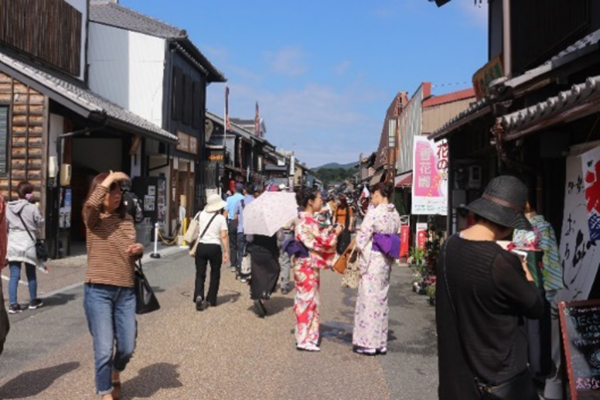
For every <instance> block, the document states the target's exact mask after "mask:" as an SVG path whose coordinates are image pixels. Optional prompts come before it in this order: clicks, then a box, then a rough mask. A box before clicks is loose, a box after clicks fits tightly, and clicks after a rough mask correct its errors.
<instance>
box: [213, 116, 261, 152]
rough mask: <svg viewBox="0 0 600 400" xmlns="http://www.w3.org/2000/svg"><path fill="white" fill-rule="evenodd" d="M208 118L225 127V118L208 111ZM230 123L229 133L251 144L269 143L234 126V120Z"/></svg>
mask: <svg viewBox="0 0 600 400" xmlns="http://www.w3.org/2000/svg"><path fill="white" fill-rule="evenodd" d="M206 117H207V118H210V119H211V120H213V121H214V122H216V123H218V124H219V125H221V126H225V123H224V121H223V118H221V117H219V116H218V115H216V114H214V113H212V112H210V111H206ZM229 122H231V129H230V130H227V132H228V133H232V134H236V135H239V136H241V137H243V138H244V139H246V140H248V141H250V142H253V141H256V142H259V143H264V144H267V143H268V142H267V141H266V140H265V139H263V138H261V137H258V136H256V135H254V134H253V133H252V132H248V131H247V130H246V129H244V128H242V127H241V126H238V125H236V124H234V123H233V120H232V119H231V118H230V119H229Z"/></svg>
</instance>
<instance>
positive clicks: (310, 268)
mask: <svg viewBox="0 0 600 400" xmlns="http://www.w3.org/2000/svg"><path fill="white" fill-rule="evenodd" d="M296 199H297V202H298V206H300V207H301V208H302V209H303V210H304V211H303V212H301V213H300V216H299V221H298V225H297V226H296V232H295V234H296V240H297V241H298V242H300V243H302V245H303V246H304V247H305V249H306V254H305V256H303V257H299V256H295V257H294V280H295V281H296V296H295V298H294V313H295V315H296V348H297V349H298V350H305V351H320V350H321V349H320V348H319V346H318V343H319V315H320V309H319V307H320V286H321V278H320V271H321V270H322V269H326V268H329V269H331V268H332V267H333V260H334V257H335V246H336V244H337V237H338V236H339V234H340V233H341V231H342V228H341V227H337V228H333V227H331V226H327V227H325V226H322V225H321V224H319V222H318V221H317V219H316V215H317V214H318V213H319V212H320V211H321V207H322V206H323V199H322V197H321V193H320V192H318V191H316V190H313V189H303V190H301V191H299V192H298V193H297V194H296Z"/></svg>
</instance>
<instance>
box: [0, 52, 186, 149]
mask: <svg viewBox="0 0 600 400" xmlns="http://www.w3.org/2000/svg"><path fill="white" fill-rule="evenodd" d="M0 62H1V63H3V64H5V65H6V66H8V67H9V68H11V69H13V70H15V71H17V72H18V73H21V74H23V75H25V76H26V77H27V78H30V79H32V80H33V81H35V82H37V83H39V84H40V85H41V86H43V87H45V88H47V89H49V90H50V91H52V92H53V93H55V94H56V95H58V96H61V97H62V98H64V99H66V100H67V101H70V102H71V103H74V104H76V105H78V106H79V107H82V108H84V109H85V110H87V111H88V112H90V113H99V114H103V113H105V114H106V116H107V117H108V118H109V119H113V120H116V121H118V122H120V123H123V124H126V125H130V126H132V127H135V128H138V129H141V130H143V131H146V132H147V133H148V134H150V136H153V137H156V138H160V139H163V140H165V141H167V142H172V143H175V142H177V140H178V138H177V136H175V135H173V134H171V133H169V132H167V131H165V130H164V129H161V128H160V127H158V126H156V125H154V124H153V123H152V122H150V121H148V120H146V119H144V118H142V117H140V116H139V115H137V114H134V113H133V112H131V111H129V110H126V109H124V108H122V107H121V106H119V105H117V104H115V103H113V102H111V101H109V100H107V99H105V98H103V97H101V96H100V95H98V94H96V93H94V92H92V91H91V90H90V89H88V88H87V87H85V86H84V85H83V83H78V82H77V81H74V80H73V81H71V80H68V78H64V79H63V78H61V77H59V76H57V75H54V74H52V73H49V72H47V71H44V70H42V69H40V68H38V67H34V66H32V65H30V64H27V63H25V62H23V61H19V60H17V59H15V58H13V57H11V56H9V55H7V54H4V53H2V52H0ZM50 97H53V96H50Z"/></svg>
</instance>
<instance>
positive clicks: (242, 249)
mask: <svg viewBox="0 0 600 400" xmlns="http://www.w3.org/2000/svg"><path fill="white" fill-rule="evenodd" d="M237 252H238V256H237V264H236V267H237V271H238V274H239V273H240V271H241V268H242V259H243V258H244V254H245V253H246V235H244V234H243V233H240V232H238V234H237Z"/></svg>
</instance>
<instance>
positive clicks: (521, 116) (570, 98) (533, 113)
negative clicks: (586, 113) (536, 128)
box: [498, 76, 600, 135]
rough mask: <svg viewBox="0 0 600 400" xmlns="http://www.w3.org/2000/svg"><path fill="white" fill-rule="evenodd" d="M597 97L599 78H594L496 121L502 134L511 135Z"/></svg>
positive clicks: (599, 90) (599, 94)
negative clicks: (498, 122)
mask: <svg viewBox="0 0 600 400" xmlns="http://www.w3.org/2000/svg"><path fill="white" fill-rule="evenodd" d="M598 96H600V76H595V77H591V78H588V79H587V80H586V81H585V82H584V83H580V84H578V85H573V87H572V88H571V90H567V91H564V92H560V93H559V94H558V96H554V97H550V98H549V99H548V100H546V101H543V102H541V103H538V104H536V105H533V106H531V107H527V108H524V109H522V110H519V111H516V112H513V113H510V114H507V115H505V116H503V117H501V118H499V119H498V120H499V121H500V123H501V124H502V127H503V128H504V133H505V134H506V135H511V134H514V133H517V132H519V131H522V130H524V129H527V128H528V127H531V126H532V125H534V124H535V123H536V122H540V121H541V120H543V119H546V118H551V117H553V116H555V115H557V114H559V113H560V112H562V111H566V110H569V109H571V108H574V107H576V106H578V105H581V104H583V103H585V102H586V101H588V100H590V99H592V98H593V97H598Z"/></svg>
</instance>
